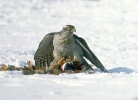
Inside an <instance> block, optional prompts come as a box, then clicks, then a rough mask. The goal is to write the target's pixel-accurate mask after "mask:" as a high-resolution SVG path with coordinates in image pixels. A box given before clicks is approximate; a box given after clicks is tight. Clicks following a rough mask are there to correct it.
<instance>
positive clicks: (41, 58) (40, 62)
mask: <svg viewBox="0 0 138 100" xmlns="http://www.w3.org/2000/svg"><path fill="white" fill-rule="evenodd" d="M75 31H76V29H75V27H74V26H73V25H66V26H64V27H63V29H62V30H61V31H59V32H52V33H49V34H47V35H46V36H45V37H44V38H43V40H42V41H41V42H40V44H39V47H38V49H37V51H36V53H35V56H34V60H35V66H36V67H40V66H41V67H49V66H50V64H51V63H53V62H54V61H55V60H60V58H62V57H68V56H70V57H71V58H74V57H76V58H77V60H78V61H79V62H80V66H85V67H86V69H85V70H93V68H92V67H91V66H90V65H89V64H88V63H87V61H86V60H85V58H86V59H88V60H89V61H90V62H91V63H92V64H94V65H95V66H96V67H97V68H99V69H101V71H103V72H107V70H106V69H105V67H104V66H103V65H102V63H101V62H100V61H99V59H98V58H97V57H96V56H95V54H94V53H93V52H92V51H91V50H90V48H89V47H88V45H87V43H86V41H85V40H84V39H83V38H81V37H78V36H77V35H75V34H73V32H75ZM84 57H85V58H84Z"/></svg>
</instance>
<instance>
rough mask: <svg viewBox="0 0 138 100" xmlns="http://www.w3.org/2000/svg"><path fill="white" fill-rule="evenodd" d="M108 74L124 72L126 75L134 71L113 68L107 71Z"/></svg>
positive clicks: (124, 68)
mask: <svg viewBox="0 0 138 100" xmlns="http://www.w3.org/2000/svg"><path fill="white" fill-rule="evenodd" d="M108 72H109V73H120V72H124V73H127V74H130V73H132V72H134V70H132V69H130V68H127V67H117V68H113V69H110V70H108Z"/></svg>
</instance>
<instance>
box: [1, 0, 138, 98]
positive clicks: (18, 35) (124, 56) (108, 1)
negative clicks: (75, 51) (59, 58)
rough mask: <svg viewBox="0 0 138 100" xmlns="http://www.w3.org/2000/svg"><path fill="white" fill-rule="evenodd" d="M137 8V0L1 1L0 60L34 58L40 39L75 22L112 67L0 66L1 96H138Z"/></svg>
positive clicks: (21, 63) (16, 62)
mask: <svg viewBox="0 0 138 100" xmlns="http://www.w3.org/2000/svg"><path fill="white" fill-rule="evenodd" d="M137 12H138V1H137V0H131V1H130V0H76V1H73V0H20V1H19V0H0V64H7V65H8V64H10V65H15V66H24V65H26V62H27V61H28V60H30V61H32V62H33V63H34V60H33V56H34V53H35V51H36V49H37V48H38V45H39V43H40V41H41V40H42V38H43V37H44V36H45V35H46V34H47V33H50V32H53V31H55V32H56V31H60V30H61V29H62V27H64V26H65V25H67V24H71V25H74V26H75V27H76V30H77V32H76V33H75V34H77V35H78V36H81V37H83V38H84V39H85V40H86V41H87V42H88V45H89V46H90V48H91V50H92V51H93V52H94V53H95V54H96V56H97V57H98V58H99V59H100V61H101V62H102V63H103V65H104V66H105V68H106V69H107V70H108V71H109V73H101V72H100V71H99V70H98V69H96V68H95V67H94V68H95V69H96V70H98V71H97V73H95V74H86V73H79V74H60V75H49V74H48V75H46V74H43V75H42V74H41V75H40V74H35V75H23V74H22V73H21V72H20V71H0V94H1V95H0V100H18V99H20V100H30V99H32V100H38V99H40V100H46V99H47V100H64V99H66V100H72V99H74V100H75V99H76V100H80V99H81V100H92V99H94V100H101V99H102V100H138V88H137V87H138V84H137V83H138V80H137V78H138V63H137V61H138V52H137V51H138V42H137V40H138V30H137V28H138V13H137Z"/></svg>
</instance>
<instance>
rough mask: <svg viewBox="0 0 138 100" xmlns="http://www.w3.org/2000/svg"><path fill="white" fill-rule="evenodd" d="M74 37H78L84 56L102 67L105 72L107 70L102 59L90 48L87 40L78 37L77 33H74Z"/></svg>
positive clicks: (98, 66)
mask: <svg viewBox="0 0 138 100" xmlns="http://www.w3.org/2000/svg"><path fill="white" fill-rule="evenodd" d="M74 37H75V38H76V42H77V43H78V44H79V45H80V46H81V48H82V50H83V55H84V57H86V58H87V59H88V60H89V61H90V62H91V63H92V64H94V65H95V66H96V67H97V68H99V69H101V70H102V71H103V72H107V70H106V69H105V67H104V66H103V65H102V63H101V62H100V60H99V59H98V58H97V57H96V55H95V54H94V53H93V52H92V51H91V50H90V48H89V47H88V45H87V43H86V41H85V40H84V39H83V38H81V37H78V36H77V35H74Z"/></svg>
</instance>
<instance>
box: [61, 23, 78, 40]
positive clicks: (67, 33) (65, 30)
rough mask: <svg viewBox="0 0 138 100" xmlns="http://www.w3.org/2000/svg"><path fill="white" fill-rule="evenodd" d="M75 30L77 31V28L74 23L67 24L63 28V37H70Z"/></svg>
mask: <svg viewBox="0 0 138 100" xmlns="http://www.w3.org/2000/svg"><path fill="white" fill-rule="evenodd" d="M73 32H76V29H75V27H74V26H73V25H66V26H64V27H63V29H62V30H61V35H62V38H69V37H70V36H72V35H73Z"/></svg>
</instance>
